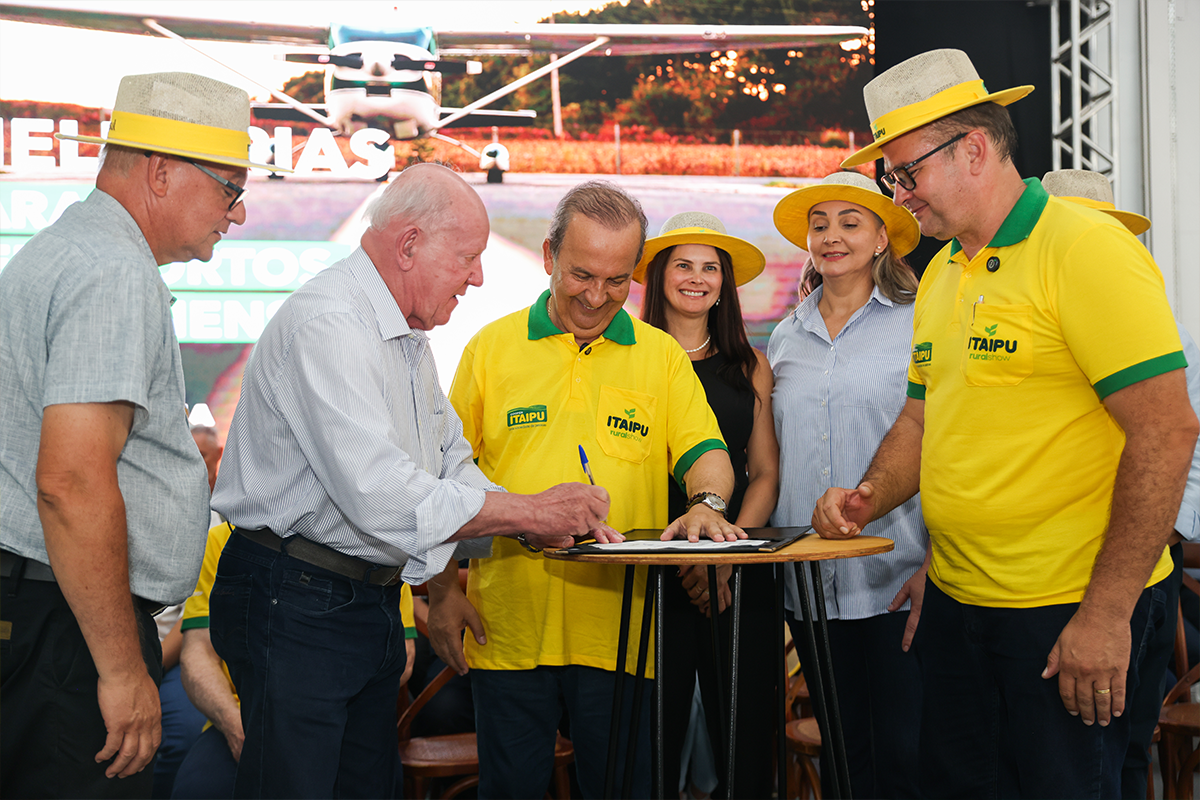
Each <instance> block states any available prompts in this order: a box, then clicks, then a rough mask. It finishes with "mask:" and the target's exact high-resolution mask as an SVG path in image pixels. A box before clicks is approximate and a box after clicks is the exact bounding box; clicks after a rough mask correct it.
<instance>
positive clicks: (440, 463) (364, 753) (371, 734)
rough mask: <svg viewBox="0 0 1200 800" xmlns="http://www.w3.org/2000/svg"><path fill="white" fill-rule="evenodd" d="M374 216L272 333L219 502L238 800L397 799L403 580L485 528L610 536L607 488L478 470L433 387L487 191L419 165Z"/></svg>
mask: <svg viewBox="0 0 1200 800" xmlns="http://www.w3.org/2000/svg"><path fill="white" fill-rule="evenodd" d="M367 218H368V221H369V227H368V229H367V231H366V232H365V233H364V234H363V237H362V241H361V247H360V248H359V249H357V250H356V251H355V252H354V253H352V254H351V255H350V256H349V257H347V258H346V259H344V260H342V261H340V262H338V263H337V264H334V265H333V266H331V267H330V268H329V269H327V270H325V271H323V272H321V273H320V274H319V275H317V276H316V277H314V278H313V279H312V280H310V281H309V282H308V283H306V284H305V285H304V286H303V287H302V288H301V289H299V290H298V291H296V292H295V293H294V294H293V295H292V296H291V297H289V298H288V300H287V301H285V302H284V304H283V305H282V306H281V307H280V309H279V311H278V312H277V313H276V314H275V316H274V317H273V318H272V320H271V322H270V324H268V326H267V328H266V329H265V330H264V331H263V335H262V337H261V338H260V339H259V342H258V344H257V345H256V346H255V349H254V353H253V354H252V355H251V357H250V360H249V362H248V363H247V365H246V374H245V377H244V379H243V384H242V394H241V399H240V401H239V403H238V408H237V412H236V413H235V415H234V418H233V423H232V426H231V427H230V431H229V437H228V440H227V443H226V451H225V457H224V460H223V462H222V469H221V473H220V476H219V477H218V480H217V487H216V491H215V493H214V494H213V507H214V508H216V509H217V510H218V511H220V512H221V513H222V514H224V515H225V517H226V518H227V519H228V520H229V521H230V522H231V523H233V525H234V526H235V530H236V533H235V535H234V536H232V537H230V540H229V543H228V544H227V545H226V547H225V551H224V554H223V555H222V558H221V562H220V565H219V567H218V570H217V578H216V582H215V584H214V587H213V593H212V598H211V603H210V623H211V637H212V642H213V646H214V647H215V649H216V651H217V653H218V654H219V655H220V656H221V657H222V658H223V659H224V660H225V661H226V663H227V664H228V666H229V671H230V675H231V676H232V678H233V681H234V683H235V684H236V685H237V687H238V691H239V695H240V697H241V700H242V720H243V726H244V729H245V732H246V738H245V743H244V746H243V749H242V757H241V760H240V762H239V764H238V774H237V783H236V791H235V794H236V795H237V796H239V797H245V796H278V797H332V796H335V795H356V796H362V797H389V796H391V795H392V792H393V790H394V786H395V783H396V781H395V767H396V755H395V749H396V727H395V715H394V711H393V709H394V707H395V702H396V695H397V692H398V690H399V679H400V675H401V673H402V672H403V669H404V662H405V656H404V636H403V631H402V629H401V623H400V616H399V612H398V610H397V609H398V606H399V585H398V584H399V582H400V580H401V578H403V579H404V580H405V581H407V582H409V583H414V584H415V583H422V582H424V581H426V580H428V579H429V578H431V577H433V576H434V575H437V574H438V573H439V572H440V571H441V570H442V569H443V568H444V567H445V566H446V564H447V563H448V562H449V561H450V560H451V559H460V558H465V557H483V556H486V555H488V553H489V552H490V541H489V540H482V539H481V537H484V536H493V535H502V536H515V535H517V534H518V533H524V535H525V536H526V537H527V538H528V540H529V541H530V542H531V543H533V544H535V545H538V546H561V545H564V544H569V543H570V542H571V541H572V535H582V534H586V533H588V532H589V531H593V530H594V529H596V532H597V534H598V535H599V536H600V537H601V538H604V537H605V536H606V534H605V532H604V530H603V529H602V520H603V519H604V518H605V516H606V515H607V513H608V505H609V501H608V494H607V493H606V492H605V491H604V490H603V489H600V488H596V487H591V486H587V485H583V484H579V483H575V484H563V485H558V486H554V487H552V488H550V489H548V490H546V491H544V492H542V493H540V494H537V495H517V494H506V493H504V492H503V490H502V489H501V488H500V487H499V486H497V485H495V484H493V483H492V482H491V481H489V480H488V479H487V478H485V477H484V476H483V473H481V472H480V471H479V469H478V468H477V467H476V466H475V463H474V462H473V460H472V458H471V447H470V445H468V444H467V443H466V442H465V441H464V440H463V436H462V424H461V423H460V422H459V419H458V417H457V416H456V415H455V413H454V410H453V409H452V408H451V407H450V404H449V402H448V401H447V400H446V396H445V395H444V394H443V393H442V392H441V390H440V388H439V386H438V381H437V375H436V372H435V368H434V363H433V357H432V355H431V353H430V350H429V344H428V340H427V338H426V335H425V333H424V331H428V330H431V329H432V328H433V327H435V326H437V325H441V324H443V323H445V322H446V321H447V320H448V319H449V318H450V314H451V312H453V310H454V308H455V306H456V305H457V303H458V297H459V296H461V295H462V294H463V293H465V292H466V290H467V288H468V287H470V286H479V285H480V284H482V283H483V272H482V265H481V254H482V252H483V250H484V248H485V247H486V246H487V241H488V234H489V224H488V218H487V212H486V210H485V209H484V206H483V203H482V202H481V201H480V199H479V197H478V196H477V195H476V194H475V192H474V191H473V190H472V189H471V188H470V187H469V186H468V185H467V184H466V183H465V182H464V181H463V180H462V179H461V178H459V177H458V176H457V175H455V174H454V173H452V172H451V171H450V170H448V169H445V168H444V167H440V166H437V165H432V164H423V165H418V166H416V167H412V168H410V169H408V170H406V171H405V172H404V173H403V174H401V175H400V177H398V178H397V179H396V180H395V181H394V182H393V183H392V185H390V186H389V187H388V188H387V189H385V190H384V192H383V193H382V194H381V195H380V197H379V198H378V199H377V200H376V201H375V202H374V203H373V204H372V206H371V207H370V208H369V209H368V210H367Z"/></svg>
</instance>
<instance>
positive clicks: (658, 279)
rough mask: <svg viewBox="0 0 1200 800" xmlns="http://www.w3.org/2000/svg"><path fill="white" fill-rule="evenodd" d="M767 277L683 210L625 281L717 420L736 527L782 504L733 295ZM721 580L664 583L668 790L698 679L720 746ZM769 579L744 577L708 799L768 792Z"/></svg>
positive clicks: (708, 223)
mask: <svg viewBox="0 0 1200 800" xmlns="http://www.w3.org/2000/svg"><path fill="white" fill-rule="evenodd" d="M765 266H766V257H765V256H763V254H762V251H761V250H759V249H758V248H757V247H755V246H754V245H752V244H750V243H749V242H747V241H745V240H744V239H739V238H737V237H735V236H730V235H728V234H727V233H726V232H725V226H724V224H723V223H722V222H721V220H719V219H718V218H717V217H715V216H713V215H711V214H706V213H704V212H700V211H685V212H683V213H681V214H676V215H675V216H673V217H671V218H670V219H668V220H667V221H666V222H664V223H663V225H662V228H661V229H660V230H659V234H658V236H656V237H654V238H653V239H647V240H646V247H645V252H644V253H643V254H642V258H641V261H640V262H639V263H638V266H637V269H635V270H634V271H633V280H634V281H636V282H638V283H642V284H644V285H645V287H646V291H645V294H644V295H643V300H642V321H643V322H648V323H649V324H651V325H653V326H654V327H656V328H659V329H661V330H665V331H666V332H667V333H669V334H671V336H672V337H674V339H675V340H676V341H677V342H679V344H680V346H681V347H683V352H685V353H687V355H688V358H690V359H691V362H692V368H693V369H694V370H695V371H696V377H698V378H699V379H700V383H701V384H703V386H704V394H705V396H706V397H707V398H708V404H709V405H710V406H711V407H712V409H713V413H714V414H716V417H717V423H718V424H719V425H720V427H721V436H722V437H723V438H724V439H725V444H726V446H727V447H728V448H729V459H730V461H731V462H732V463H733V479H734V486H733V494H732V495H731V496H730V498H729V502H728V510H727V514H728V517H729V519H731V520H733V522H734V524H736V525H737V526H738V527H740V528H759V527H763V526H765V525H766V524H767V521H768V520H769V519H770V516H771V511H772V510H774V508H775V500H776V498H777V497H778V495H779V447H778V445H777V444H776V441H775V425H774V421H773V419H772V416H771V389H772V385H773V381H772V377H771V367H770V365H769V364H768V363H767V359H766V356H764V355H763V354H762V353H760V352H759V351H757V350H755V349H754V348H753V347H751V346H750V342H749V340H748V339H747V338H746V326H745V323H744V322H743V321H742V309H741V303H740V302H739V299H738V291H737V287H738V286H741V285H742V284H744V283H747V282H748V281H751V280H753V279H754V278H756V277H757V276H758V275H759V274H760V273H761V272H762V271H763V268H764V267H765ZM663 480H665V481H666V482H667V492H668V518H669V519H676V518H677V517H679V516H681V515H682V514H683V510H684V507H685V506H686V505H687V500H688V498H687V496H686V495H685V494H684V493H683V490H682V489H681V488H680V487H679V485H678V484H677V483H675V481H674V480H672V479H671V478H670V476H667V475H664V476H663ZM729 572H730V569H729V568H728V567H723V568H721V569H719V570H718V576H717V577H718V583H719V585H718V586H716V587H710V586H709V585H708V569H707V567H704V566H695V567H684V568H683V569H681V570H680V571H679V572H678V573H675V572H673V571H668V572H667V573H666V581H667V585H666V597H665V599H664V601H663V605H664V608H663V614H664V618H663V626H664V627H663V631H664V633H663V648H664V650H663V669H664V671H665V675H664V681H663V687H664V689H663V691H664V716H665V719H666V721H667V722H666V729H665V730H664V731H663V738H664V753H665V763H664V764H663V774H664V775H665V776H666V777H667V780H668V785H670V782H673V781H674V780H675V778H676V776H679V775H680V761H681V754H682V748H683V744H684V738H685V736H684V734H685V733H686V724H685V723H684V720H687V719H688V718H689V712H690V709H691V704H692V697H693V695H694V688H695V683H696V680H697V677H698V679H699V681H700V691H701V697H702V698H703V702H704V719H705V722H706V724H707V728H708V735H709V741H710V742H714V743H716V742H722V741H724V739H725V737H726V736H727V734H726V733H725V726H724V724H723V723H722V719H723V715H722V713H721V702H720V697H721V692H722V691H727V689H726V688H725V687H722V686H718V685H717V682H716V676H717V670H716V669H715V668H714V664H713V641H712V627H711V625H710V623H709V620H708V616H709V615H710V614H713V613H717V614H718V615H719V623H720V630H721V633H720V639H721V641H722V642H724V643H725V644H726V647H728V645H729V642H730V617H731V615H730V614H727V613H724V612H725V610H726V607H727V606H728V605H729V602H730V589H729ZM772 576H773V567H772V566H771V565H769V564H762V565H754V566H746V567H743V568H742V614H741V625H740V627H741V637H742V638H741V641H742V647H741V654H740V655H741V657H740V660H739V666H740V670H739V673H738V736H737V754H736V756H735V764H734V780H735V784H736V785H735V786H734V787H732V789H730V787H728V786H727V785H726V776H724V774H723V773H724V772H725V771H726V768H727V761H726V759H725V758H724V757H722V758H718V759H716V761H717V768H718V774H720V775H721V780H720V782H719V783H718V785H717V787H716V789H714V790H713V793H714V795H715V796H725V797H767V796H769V795H770V794H771V791H772V788H773V785H774V784H773V782H772V778H773V775H772V773H771V763H772V760H771V756H772V750H771V742H772V740H773V736H772V733H773V731H774V720H775V717H774V707H775V706H774V701H775V666H774V662H773V660H772V659H773V657H774V652H775V651H774V641H775V638H774V637H773V636H772V628H773V626H772V624H771V621H772V620H773V619H774V615H773V614H772V613H771V611H770V609H771V608H772V606H773V603H774V602H775V601H774V596H773V595H772V593H771V587H772V585H773V577H772ZM714 592H715V594H716V597H713V596H712V595H713V593H714ZM722 662H723V664H722V667H721V670H720V674H722V675H729V674H730V672H729V668H730V663H729V653H728V652H725V653H723V654H722ZM721 749H724V748H721ZM680 778H681V780H682V776H680ZM680 788H681V789H682V788H683V787H682V786H681V787H680Z"/></svg>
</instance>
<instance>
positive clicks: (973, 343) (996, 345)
mask: <svg viewBox="0 0 1200 800" xmlns="http://www.w3.org/2000/svg"><path fill="white" fill-rule="evenodd" d="M983 333H984V335H983V336H972V337H971V338H970V339H968V340H967V358H969V359H971V360H972V361H1011V360H1012V354H1013V353H1015V352H1017V340H1016V339H1005V338H1004V337H1003V336H1002V335H1001V334H1000V323H998V322H997V323H996V324H995V325H988V326H986V327H985V328H984V329H983Z"/></svg>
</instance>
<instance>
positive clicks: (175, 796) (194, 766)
mask: <svg viewBox="0 0 1200 800" xmlns="http://www.w3.org/2000/svg"><path fill="white" fill-rule="evenodd" d="M237 766H238V762H236V761H234V760H233V753H231V752H230V751H229V743H228V742H226V741H225V735H224V734H223V733H221V732H220V731H219V730H217V729H216V728H215V727H210V728H209V729H208V730H206V731H204V733H202V734H200V737H199V738H198V739H196V742H195V744H193V745H192V749H191V750H189V751H188V754H187V756H186V757H185V758H184V759H183V763H182V764H180V765H179V771H178V772H177V773H176V774H175V787H174V791H173V793H172V794H171V798H172V800H218V798H219V799H220V800H226V799H227V798H232V797H233V784H234V780H235V778H236V776H237Z"/></svg>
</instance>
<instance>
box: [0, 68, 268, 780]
mask: <svg viewBox="0 0 1200 800" xmlns="http://www.w3.org/2000/svg"><path fill="white" fill-rule="evenodd" d="M249 125H250V98H249V97H248V96H247V94H246V92H245V91H244V90H242V89H239V88H237V87H236V86H230V85H229V84H226V83H221V82H220V81H215V80H212V79H211V78H206V77H203V76H200V75H193V74H190V73H186V72H164V73H154V74H148V75H129V76H126V77H124V78H122V79H121V83H120V87H119V88H118V90H117V98H116V102H115V103H114V106H113V111H112V117H111V124H110V126H109V128H108V131H107V135H106V136H105V137H104V138H99V137H95V136H65V135H63V134H58V136H59V137H60V138H66V139H76V140H79V141H86V142H91V143H99V144H102V145H104V147H103V149H102V151H101V164H100V171H99V173H98V174H97V176H96V189H95V191H93V192H92V193H91V194H90V195H88V197H87V199H86V200H84V201H82V202H80V203H76V204H74V205H72V206H70V207H69V208H67V209H66V210H65V211H64V213H63V214H62V215H61V216H60V217H59V218H58V219H57V220H56V221H55V222H54V223H53V224H51V225H50V226H49V227H47V228H46V229H44V230H43V231H41V232H40V233H38V234H37V235H36V236H34V237H33V238H32V239H30V240H29V241H28V242H27V243H26V244H25V245H24V246H23V247H22V248H21V251H20V252H19V253H17V254H16V255H15V256H13V257H12V259H11V260H10V261H9V262H8V265H7V266H6V267H5V268H4V270H3V271H2V272H0V308H3V309H4V313H3V314H2V315H0V408H2V409H3V410H4V412H3V413H4V425H3V426H0V519H2V520H3V524H0V547H2V549H3V553H2V556H0V575H2V576H3V578H4V582H3V595H4V596H3V601H2V604H0V608H2V611H0V614H2V615H3V626H2V627H3V630H4V631H5V641H4V657H3V659H2V661H0V672H2V677H0V717H3V720H4V725H3V728H2V730H0V794H2V795H3V796H5V797H32V796H43V795H56V796H64V797H65V796H74V797H110V796H111V797H118V796H129V797H138V796H140V797H146V796H149V795H150V793H151V790H152V785H153V769H149V770H147V769H146V767H148V766H150V765H151V761H152V759H153V758H154V753H155V750H156V749H157V748H158V745H159V742H160V739H161V736H162V727H161V710H160V704H159V695H158V686H157V683H158V682H159V679H160V678H161V675H162V653H161V646H160V645H159V642H158V636H157V632H156V629H155V625H154V621H153V619H152V616H153V614H154V613H156V612H157V611H158V610H160V609H161V608H162V607H163V606H164V605H170V604H173V603H178V602H181V601H182V600H183V599H184V598H186V597H187V595H188V593H189V592H190V591H191V590H192V587H193V586H195V585H196V575H197V573H198V572H199V569H200V562H201V559H202V558H203V554H204V529H205V527H206V521H207V519H208V486H207V484H206V483H205V480H204V462H203V461H202V460H201V457H200V453H199V452H198V451H197V449H196V446H195V444H194V443H193V442H192V440H191V437H190V436H189V434H188V424H187V408H186V405H185V402H186V401H185V396H184V384H183V365H182V361H181V358H180V353H179V343H178V341H177V340H176V337H175V326H174V323H173V321H172V318H171V305H170V304H171V295H170V292H169V291H167V288H166V286H165V284H164V283H163V282H162V276H161V275H160V274H159V270H158V268H159V267H160V266H162V265H164V264H169V263H172V262H176V261H189V260H191V259H199V260H201V261H208V260H209V259H210V258H212V255H213V247H214V246H215V245H216V243H217V242H218V241H220V239H221V237H222V236H223V235H224V234H225V233H227V232H228V231H229V229H230V227H231V226H233V225H241V224H242V223H243V222H245V220H246V208H245V204H244V203H242V202H241V201H242V196H243V194H244V193H245V191H246V189H245V186H246V178H247V171H248V169H249V168H250V167H263V168H265V169H276V168H275V167H270V166H266V165H261V164H253V163H251V162H250V161H249V160H248V159H247V158H246V155H247V153H248V152H249V147H250V135H249V133H248V131H247V129H248V127H249ZM49 675H59V676H62V680H61V681H50V680H46V676H49ZM115 779H119V780H115Z"/></svg>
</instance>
